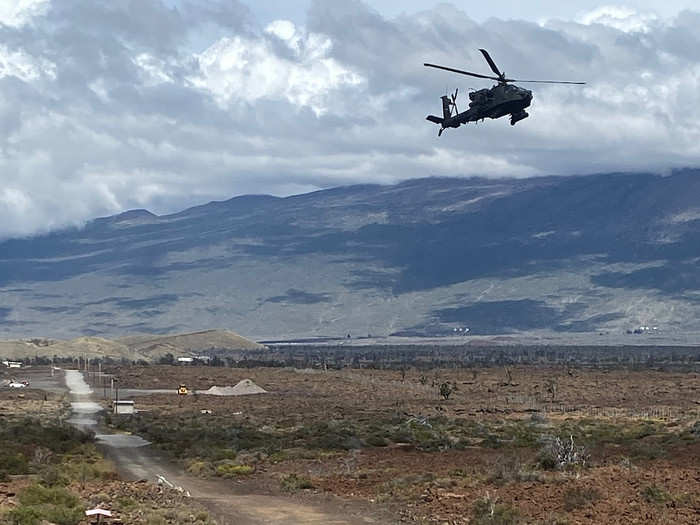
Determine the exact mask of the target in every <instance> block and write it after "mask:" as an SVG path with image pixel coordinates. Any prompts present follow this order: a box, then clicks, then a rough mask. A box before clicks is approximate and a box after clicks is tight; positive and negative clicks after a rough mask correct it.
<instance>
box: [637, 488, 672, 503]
mask: <svg viewBox="0 0 700 525" xmlns="http://www.w3.org/2000/svg"><path fill="white" fill-rule="evenodd" d="M642 497H643V498H644V500H645V501H646V502H647V503H653V504H655V505H659V504H661V503H665V502H666V501H668V500H670V499H671V496H670V494H669V493H668V492H667V491H666V490H664V489H663V488H661V487H658V486H656V485H649V486H648V487H644V490H642Z"/></svg>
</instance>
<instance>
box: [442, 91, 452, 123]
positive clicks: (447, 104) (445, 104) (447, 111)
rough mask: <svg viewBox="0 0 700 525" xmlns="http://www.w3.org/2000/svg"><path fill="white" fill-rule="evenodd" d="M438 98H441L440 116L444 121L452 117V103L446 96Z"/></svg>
mask: <svg viewBox="0 0 700 525" xmlns="http://www.w3.org/2000/svg"><path fill="white" fill-rule="evenodd" d="M440 98H442V116H443V117H444V120H447V119H448V118H450V117H451V116H452V102H451V101H450V97H448V96H447V95H443V96H442V97H440Z"/></svg>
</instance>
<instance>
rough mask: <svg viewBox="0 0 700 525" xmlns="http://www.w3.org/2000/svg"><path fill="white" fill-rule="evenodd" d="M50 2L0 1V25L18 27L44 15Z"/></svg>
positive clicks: (40, 0) (48, 0)
mask: <svg viewBox="0 0 700 525" xmlns="http://www.w3.org/2000/svg"><path fill="white" fill-rule="evenodd" d="M49 5H50V0H0V24H4V25H7V26H12V27H20V26H23V25H24V24H26V23H28V22H30V21H31V20H32V18H34V17H35V16H41V15H43V14H45V13H46V11H47V10H48V8H49Z"/></svg>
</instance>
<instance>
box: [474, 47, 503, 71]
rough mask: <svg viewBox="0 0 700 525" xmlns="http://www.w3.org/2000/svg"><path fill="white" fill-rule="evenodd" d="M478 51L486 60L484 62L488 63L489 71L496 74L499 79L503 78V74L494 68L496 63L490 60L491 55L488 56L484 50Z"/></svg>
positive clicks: (496, 67)
mask: <svg viewBox="0 0 700 525" xmlns="http://www.w3.org/2000/svg"><path fill="white" fill-rule="evenodd" d="M479 51H481V54H482V55H484V58H485V59H486V62H488V63H489V66H491V71H493V72H494V73H496V74H497V75H498V77H499V78H502V77H503V73H501V72H500V71H499V70H498V66H496V63H495V62H494V61H493V60H492V59H491V55H489V52H488V51H486V50H485V49H479Z"/></svg>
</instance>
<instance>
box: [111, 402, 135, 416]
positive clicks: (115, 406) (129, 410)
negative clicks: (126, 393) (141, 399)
mask: <svg viewBox="0 0 700 525" xmlns="http://www.w3.org/2000/svg"><path fill="white" fill-rule="evenodd" d="M112 411H113V412H114V413H115V414H135V413H136V406H135V405H134V402H133V401H126V400H121V399H120V400H119V401H114V402H113V403H112Z"/></svg>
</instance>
